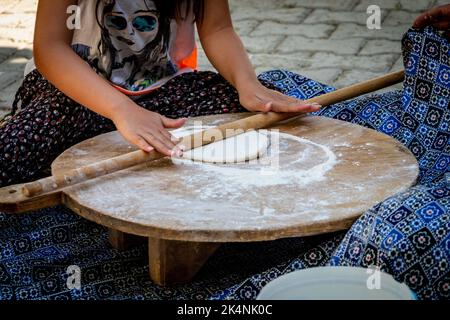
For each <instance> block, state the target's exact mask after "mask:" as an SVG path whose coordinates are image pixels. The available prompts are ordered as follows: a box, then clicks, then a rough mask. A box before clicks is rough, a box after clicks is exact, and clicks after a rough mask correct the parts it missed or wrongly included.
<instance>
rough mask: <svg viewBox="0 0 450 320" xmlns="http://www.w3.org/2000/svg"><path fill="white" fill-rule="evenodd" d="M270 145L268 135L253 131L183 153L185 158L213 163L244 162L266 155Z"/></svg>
mask: <svg viewBox="0 0 450 320" xmlns="http://www.w3.org/2000/svg"><path fill="white" fill-rule="evenodd" d="M268 145H269V140H268V138H267V135H265V134H263V133H260V132H259V131H253V130H252V131H248V132H246V133H242V134H239V135H237V136H234V137H230V138H228V139H225V140H221V141H218V142H214V143H211V144H208V145H206V146H203V147H199V148H195V149H192V150H189V151H186V152H184V153H183V158H184V159H190V160H193V161H201V162H211V163H237V162H244V161H247V160H253V159H256V158H258V157H259V156H261V155H264V154H265V153H266V151H267V147H268Z"/></svg>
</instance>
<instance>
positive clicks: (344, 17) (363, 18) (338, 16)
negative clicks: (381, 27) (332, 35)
mask: <svg viewBox="0 0 450 320" xmlns="http://www.w3.org/2000/svg"><path fill="white" fill-rule="evenodd" d="M386 15H387V13H383V12H382V13H381V17H382V19H381V20H382V21H383V17H385V16H386ZM367 17H368V15H367V14H366V13H365V12H356V13H355V12H354V11H332V10H325V9H316V10H314V11H313V12H312V13H311V14H310V15H309V16H308V17H307V18H306V19H305V21H303V23H307V24H309V23H311V24H316V23H327V24H334V25H337V24H340V23H356V24H360V25H364V26H365V25H366V23H367Z"/></svg>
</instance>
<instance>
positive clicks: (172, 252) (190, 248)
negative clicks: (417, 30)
mask: <svg viewBox="0 0 450 320" xmlns="http://www.w3.org/2000/svg"><path fill="white" fill-rule="evenodd" d="M219 246H220V243H215V242H186V241H174V240H164V239H156V238H149V239H148V250H149V269H150V278H151V279H152V281H153V282H155V283H156V284H158V285H168V284H172V283H186V282H189V281H191V280H192V278H193V277H194V276H195V274H196V273H197V272H198V271H199V270H200V268H201V267H202V266H203V264H204V263H205V262H206V260H208V258H209V257H210V256H211V255H212V254H213V253H214V252H215V251H216V250H217V248H218V247H219Z"/></svg>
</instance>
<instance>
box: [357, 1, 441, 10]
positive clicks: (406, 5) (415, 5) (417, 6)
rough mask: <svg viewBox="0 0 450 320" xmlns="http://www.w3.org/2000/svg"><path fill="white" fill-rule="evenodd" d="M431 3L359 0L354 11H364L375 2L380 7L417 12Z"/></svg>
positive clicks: (431, 2)
mask: <svg viewBox="0 0 450 320" xmlns="http://www.w3.org/2000/svg"><path fill="white" fill-rule="evenodd" d="M433 3H434V0H413V1H411V0H376V1H374V0H361V1H360V2H359V4H358V5H357V6H356V8H355V11H366V10H367V7H368V6H370V5H373V4H376V5H378V6H380V8H381V9H395V10H404V11H413V12H419V11H423V10H425V9H428V8H430V7H431V6H432V5H433Z"/></svg>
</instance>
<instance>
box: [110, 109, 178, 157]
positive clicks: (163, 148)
mask: <svg viewBox="0 0 450 320" xmlns="http://www.w3.org/2000/svg"><path fill="white" fill-rule="evenodd" d="M120 110H121V111H119V112H116V113H115V115H114V117H113V119H112V121H113V122H114V124H115V125H116V128H117V130H119V132H120V133H121V134H122V136H123V137H124V138H125V139H126V140H127V141H128V142H130V143H132V144H134V145H136V146H137V147H138V148H140V149H142V150H144V151H146V152H150V151H152V150H153V149H156V150H157V151H159V152H161V153H162V154H165V155H166V156H177V157H180V156H181V155H182V150H181V149H180V148H178V147H177V146H176V143H177V142H179V139H177V138H175V137H174V136H172V135H171V134H170V133H169V132H168V131H167V130H166V128H179V127H181V126H183V125H184V123H185V122H186V119H176V120H172V119H169V118H166V117H164V116H161V115H160V114H158V113H155V112H151V111H148V110H146V109H144V108H142V107H140V106H138V105H137V104H134V103H131V104H130V105H128V106H126V107H125V108H121V109H120Z"/></svg>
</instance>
